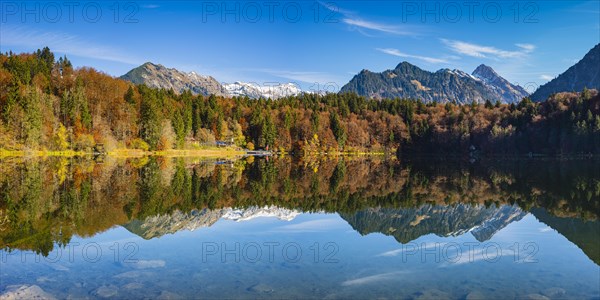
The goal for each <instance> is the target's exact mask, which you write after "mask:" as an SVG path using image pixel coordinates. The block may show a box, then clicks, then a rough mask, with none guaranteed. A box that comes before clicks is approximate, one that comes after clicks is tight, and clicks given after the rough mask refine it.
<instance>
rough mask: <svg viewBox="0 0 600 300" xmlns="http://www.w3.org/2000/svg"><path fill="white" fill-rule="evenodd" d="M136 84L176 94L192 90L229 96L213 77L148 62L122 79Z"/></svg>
mask: <svg viewBox="0 0 600 300" xmlns="http://www.w3.org/2000/svg"><path fill="white" fill-rule="evenodd" d="M120 78H121V79H123V80H127V81H130V82H133V83H135V84H146V85H147V86H149V87H153V88H163V89H173V90H174V91H175V92H176V93H181V92H183V91H185V90H190V91H191V92H192V93H193V94H201V95H204V96H208V95H210V94H215V95H217V96H224V95H227V90H225V88H224V87H223V86H222V85H221V84H220V83H219V82H218V81H217V80H216V79H214V78H213V77H211V76H202V75H199V74H196V73H195V72H190V73H184V72H181V71H179V70H177V69H172V68H167V67H165V66H163V65H157V64H153V63H150V62H147V63H145V64H143V65H141V66H139V67H137V68H135V69H133V70H131V71H129V72H127V74H125V75H123V76H121V77H120Z"/></svg>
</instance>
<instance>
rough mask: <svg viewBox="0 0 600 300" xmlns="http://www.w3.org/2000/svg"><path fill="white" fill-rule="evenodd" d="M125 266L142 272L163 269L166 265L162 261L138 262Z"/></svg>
mask: <svg viewBox="0 0 600 300" xmlns="http://www.w3.org/2000/svg"><path fill="white" fill-rule="evenodd" d="M127 265H128V266H131V267H132V268H134V269H138V270H142V269H154V268H163V267H164V266H165V265H166V262H165V261H164V260H138V261H136V262H134V263H128V264H127Z"/></svg>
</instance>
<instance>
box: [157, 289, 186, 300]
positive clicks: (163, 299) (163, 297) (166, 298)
mask: <svg viewBox="0 0 600 300" xmlns="http://www.w3.org/2000/svg"><path fill="white" fill-rule="evenodd" d="M157 299H159V300H171V299H183V297H181V296H179V295H178V294H175V293H172V292H169V291H162V292H160V295H158V297H157Z"/></svg>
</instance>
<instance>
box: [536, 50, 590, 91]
mask: <svg viewBox="0 0 600 300" xmlns="http://www.w3.org/2000/svg"><path fill="white" fill-rule="evenodd" d="M599 66H600V44H598V45H596V46H595V47H594V48H592V50H590V51H589V52H588V53H587V54H586V55H585V56H584V57H583V58H582V59H581V60H580V61H579V62H578V63H576V64H575V65H574V66H572V67H570V68H569V69H568V70H566V71H565V72H564V73H562V74H560V75H559V76H558V77H556V78H554V79H552V80H551V81H550V82H548V83H546V84H544V85H542V86H540V87H539V88H538V89H537V90H536V91H535V92H534V93H533V94H531V100H533V101H544V100H546V99H547V98H548V97H549V96H550V95H551V94H554V93H558V92H580V91H582V90H583V88H585V87H587V88H588V89H597V90H600V67H599Z"/></svg>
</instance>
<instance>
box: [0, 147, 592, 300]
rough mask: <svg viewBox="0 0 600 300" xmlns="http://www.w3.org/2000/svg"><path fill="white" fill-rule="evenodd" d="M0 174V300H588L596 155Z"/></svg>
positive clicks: (4, 162)
mask: <svg viewBox="0 0 600 300" xmlns="http://www.w3.org/2000/svg"><path fill="white" fill-rule="evenodd" d="M0 163H1V165H0V246H1V247H0V249H2V250H1V251H0V254H1V264H0V267H1V268H0V294H2V293H3V296H0V299H1V298H2V297H5V298H10V297H15V296H16V297H17V298H19V297H21V298H27V297H32V296H35V295H38V296H39V295H41V296H43V297H48V298H50V297H55V298H110V299H123V298H127V299H129V298H160V299H179V298H182V299H188V298H277V299H280V298H334V299H335V298H341V299H348V298H359V299H364V298H396V299H397V298H401V299H444V298H449V299H481V298H525V299H547V298H549V299H562V298H577V299H599V298H600V287H599V285H600V284H599V283H600V223H599V221H598V214H599V211H600V163H599V162H597V161H590V160H575V161H555V160H516V159H515V160H501V161H500V160H497V161H494V160H484V161H478V162H473V163H470V162H462V161H443V160H438V159H432V158H429V159H427V158H420V159H415V160H411V161H406V160H401V161H400V160H397V159H384V158H369V157H367V158H354V157H346V158H336V157H316V158H308V159H293V158H290V157H271V158H269V159H259V158H254V157H248V158H242V159H239V160H232V161H230V160H202V159H194V158H185V159H182V158H162V157H144V158H130V159H125V158H110V157H106V158H98V159H96V160H92V159H81V158H72V159H67V158H43V159H22V158H5V159H1V160H0Z"/></svg>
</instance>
